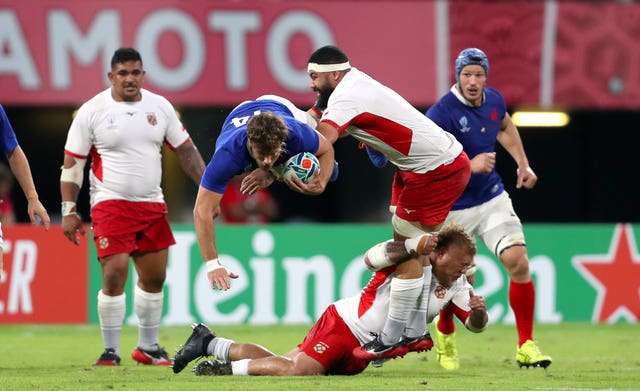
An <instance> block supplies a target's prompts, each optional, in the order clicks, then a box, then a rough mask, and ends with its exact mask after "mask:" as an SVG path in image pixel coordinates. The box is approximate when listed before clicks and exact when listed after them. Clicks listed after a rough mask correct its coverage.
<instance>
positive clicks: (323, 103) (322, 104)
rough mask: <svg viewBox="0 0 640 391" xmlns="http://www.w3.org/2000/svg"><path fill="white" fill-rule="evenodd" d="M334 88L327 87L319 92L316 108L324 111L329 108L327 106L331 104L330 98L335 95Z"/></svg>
mask: <svg viewBox="0 0 640 391" xmlns="http://www.w3.org/2000/svg"><path fill="white" fill-rule="evenodd" d="M333 90H334V89H333V88H331V87H327V88H324V89H322V90H318V99H316V103H315V105H314V106H315V107H317V108H318V109H320V110H321V111H324V109H326V108H327V104H328V103H329V97H330V96H331V94H332V93H333Z"/></svg>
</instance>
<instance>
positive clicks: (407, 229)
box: [391, 214, 425, 238]
mask: <svg viewBox="0 0 640 391" xmlns="http://www.w3.org/2000/svg"><path fill="white" fill-rule="evenodd" d="M391 224H392V225H393V229H394V230H395V231H396V232H397V233H398V234H400V235H402V236H404V237H407V238H415V237H416V236H420V235H422V234H424V233H425V231H423V230H421V229H420V228H418V227H416V226H415V225H413V224H411V222H409V221H407V220H405V219H403V218H401V217H398V215H395V214H394V215H393V217H392V218H391Z"/></svg>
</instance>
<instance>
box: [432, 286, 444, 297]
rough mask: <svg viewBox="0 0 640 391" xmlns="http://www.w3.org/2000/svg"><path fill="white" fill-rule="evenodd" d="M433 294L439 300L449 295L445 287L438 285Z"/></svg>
mask: <svg viewBox="0 0 640 391" xmlns="http://www.w3.org/2000/svg"><path fill="white" fill-rule="evenodd" d="M433 294H434V295H436V297H437V298H438V299H443V298H444V295H446V294H447V288H445V287H443V286H442V285H438V286H437V287H436V289H435V290H434V291H433Z"/></svg>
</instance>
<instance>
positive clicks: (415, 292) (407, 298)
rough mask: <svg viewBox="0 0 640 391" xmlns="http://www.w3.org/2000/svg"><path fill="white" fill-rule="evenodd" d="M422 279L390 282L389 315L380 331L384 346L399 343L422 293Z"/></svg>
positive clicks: (398, 279) (396, 279) (394, 279)
mask: <svg viewBox="0 0 640 391" xmlns="http://www.w3.org/2000/svg"><path fill="white" fill-rule="evenodd" d="M423 281H424V278H423V277H420V278H410V279H404V280H403V279H400V278H395V277H394V278H393V279H392V280H391V293H390V295H389V315H388V316H387V321H386V323H385V325H384V328H383V330H382V336H381V340H382V343H384V344H385V345H392V344H395V343H396V342H398V341H400V338H402V335H403V334H404V329H405V327H406V326H407V321H408V320H409V316H410V315H411V312H412V311H414V310H415V308H416V306H417V303H418V297H419V296H420V293H421V292H422V285H423V284H422V283H423Z"/></svg>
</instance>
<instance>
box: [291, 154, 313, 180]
mask: <svg viewBox="0 0 640 391" xmlns="http://www.w3.org/2000/svg"><path fill="white" fill-rule="evenodd" d="M318 172H320V162H319V161H318V158H317V157H316V156H315V155H314V154H312V153H311V152H300V153H299V154H297V155H293V156H291V157H290V158H289V160H287V162H286V163H285V164H284V178H285V179H286V178H290V177H293V176H297V177H298V178H300V180H301V181H302V182H304V183H309V181H310V180H311V179H312V178H313V176H314V175H316V173H318Z"/></svg>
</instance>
